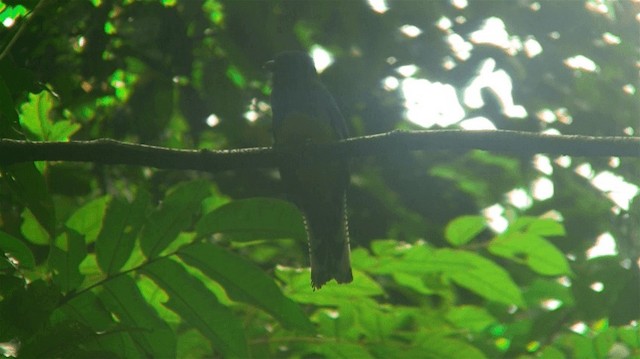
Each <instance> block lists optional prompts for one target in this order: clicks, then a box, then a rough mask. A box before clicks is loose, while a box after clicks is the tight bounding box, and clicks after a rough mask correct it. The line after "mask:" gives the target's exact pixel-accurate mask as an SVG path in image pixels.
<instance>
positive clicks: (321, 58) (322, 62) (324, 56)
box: [311, 44, 333, 73]
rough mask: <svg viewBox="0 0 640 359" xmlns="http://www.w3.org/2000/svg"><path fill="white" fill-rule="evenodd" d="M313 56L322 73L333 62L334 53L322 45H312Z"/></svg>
mask: <svg viewBox="0 0 640 359" xmlns="http://www.w3.org/2000/svg"><path fill="white" fill-rule="evenodd" d="M311 57H312V58H313V63H314V64H315V65H316V70H317V71H318V73H322V71H324V70H325V69H326V68H327V67H329V66H331V64H333V55H332V54H331V53H330V52H329V51H327V50H325V49H324V48H323V47H322V46H320V45H317V44H316V45H313V46H311Z"/></svg>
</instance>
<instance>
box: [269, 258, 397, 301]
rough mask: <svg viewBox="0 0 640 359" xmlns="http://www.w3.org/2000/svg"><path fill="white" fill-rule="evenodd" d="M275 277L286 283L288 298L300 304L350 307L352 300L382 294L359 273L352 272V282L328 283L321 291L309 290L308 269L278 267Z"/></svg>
mask: <svg viewBox="0 0 640 359" xmlns="http://www.w3.org/2000/svg"><path fill="white" fill-rule="evenodd" d="M276 276H277V277H278V278H279V279H280V280H282V281H283V282H285V283H286V287H285V288H284V290H285V293H286V294H287V296H288V297H290V298H292V299H293V300H295V301H297V302H301V303H309V304H316V305H350V304H351V303H353V301H354V300H364V299H366V297H374V296H377V295H382V294H384V291H383V290H382V287H380V285H379V284H378V283H377V282H376V281H374V280H373V279H371V278H369V277H368V276H366V275H365V274H364V273H361V272H359V271H353V282H351V283H349V284H338V283H336V282H335V281H330V282H329V283H327V284H326V285H324V286H323V287H322V289H320V290H317V291H314V290H313V289H312V288H311V281H310V278H311V271H310V270H309V269H300V268H288V267H283V266H278V267H277V268H276Z"/></svg>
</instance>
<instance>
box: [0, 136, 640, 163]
mask: <svg viewBox="0 0 640 359" xmlns="http://www.w3.org/2000/svg"><path fill="white" fill-rule="evenodd" d="M471 149H480V150H486V151H493V152H501V153H510V154H517V155H532V154H535V153H547V154H553V155H570V156H579V157H601V156H617V157H636V158H637V157H640V137H593V136H577V135H576V136H561V135H545V134H538V133H529V132H516V131H500V130H497V131H462V130H439V131H410V132H408V131H393V132H389V133H384V134H379V135H372V136H364V137H357V138H350V139H348V140H345V141H341V142H339V143H334V144H323V145H316V144H308V145H306V146H305V147H304V149H303V150H304V152H305V155H310V156H314V157H315V158H320V159H323V158H326V159H330V158H343V157H345V156H348V157H366V156H379V155H381V154H389V153H394V152H396V153H397V152H407V151H445V150H447V151H456V152H463V151H468V150H471ZM299 152H300V148H296V149H280V150H274V149H273V148H271V147H256V148H244V149H234V150H225V151H208V150H181V149H170V148H164V147H157V146H149V145H142V144H132V143H126V142H120V141H116V140H110V139H98V140H93V141H71V142H31V141H19V140H11V139H0V164H12V163H19V162H31V161H79V162H95V163H103V164H123V165H134V166H149V167H156V168H165V169H182V170H186V169H189V170H199V171H208V172H219V171H224V170H231V169H242V168H270V167H275V166H277V164H278V163H279V161H280V160H282V159H286V158H288V157H289V156H296V153H299ZM298 156H299V155H298Z"/></svg>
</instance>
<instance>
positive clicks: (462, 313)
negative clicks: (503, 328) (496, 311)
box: [446, 305, 497, 332]
mask: <svg viewBox="0 0 640 359" xmlns="http://www.w3.org/2000/svg"><path fill="white" fill-rule="evenodd" d="M446 318H447V320H448V321H449V322H450V323H451V324H453V325H455V326H457V327H458V328H465V329H469V330H471V331H474V332H481V331H483V330H484V329H485V328H487V327H488V326H490V325H492V324H493V323H496V321H497V320H496V318H494V317H493V316H492V315H491V314H489V312H487V310H486V309H485V308H481V307H476V306H473V305H463V306H459V307H452V308H450V309H449V311H448V312H447V314H446Z"/></svg>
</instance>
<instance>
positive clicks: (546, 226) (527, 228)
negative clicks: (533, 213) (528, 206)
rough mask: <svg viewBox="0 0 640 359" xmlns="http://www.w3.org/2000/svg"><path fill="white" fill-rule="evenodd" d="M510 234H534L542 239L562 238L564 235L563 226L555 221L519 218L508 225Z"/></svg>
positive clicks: (527, 217)
mask: <svg viewBox="0 0 640 359" xmlns="http://www.w3.org/2000/svg"><path fill="white" fill-rule="evenodd" d="M508 230H509V231H510V232H513V231H519V232H526V233H530V234H536V235H538V236H542V237H552V236H564V235H566V232H565V229H564V226H563V225H562V224H561V223H558V222H557V221H556V220H553V219H550V218H538V217H529V216H525V217H520V218H518V219H517V220H516V221H515V222H514V223H512V224H511V225H509V228H508Z"/></svg>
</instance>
